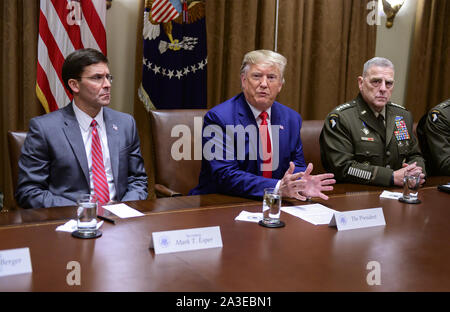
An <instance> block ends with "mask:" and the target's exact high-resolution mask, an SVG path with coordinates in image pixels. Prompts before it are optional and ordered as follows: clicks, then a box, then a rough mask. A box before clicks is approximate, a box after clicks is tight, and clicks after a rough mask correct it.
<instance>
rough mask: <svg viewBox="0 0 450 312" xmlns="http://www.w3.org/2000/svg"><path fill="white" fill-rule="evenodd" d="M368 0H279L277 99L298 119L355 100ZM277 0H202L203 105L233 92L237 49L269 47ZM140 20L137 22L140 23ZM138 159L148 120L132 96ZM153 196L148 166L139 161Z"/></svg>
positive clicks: (366, 44) (365, 52)
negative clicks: (282, 69) (281, 80)
mask: <svg viewBox="0 0 450 312" xmlns="http://www.w3.org/2000/svg"><path fill="white" fill-rule="evenodd" d="M369 1H370V0H362V1H361V0H280V1H279V30H278V47H277V50H278V52H280V53H281V54H283V55H284V56H286V57H287V59H288V66H287V69H286V73H285V79H286V83H285V85H284V87H283V90H282V91H281V93H280V95H279V97H278V101H280V102H281V103H283V104H285V105H287V106H289V107H291V108H293V109H294V110H296V111H298V112H299V113H300V114H301V115H302V117H303V118H304V119H324V118H325V116H326V114H327V113H328V112H329V111H330V110H331V109H332V108H333V107H335V106H337V105H339V104H342V103H344V102H345V101H347V100H350V99H352V98H354V97H355V96H356V94H357V92H358V84H357V77H358V76H359V75H360V74H361V72H362V67H363V64H364V62H365V61H366V60H368V59H369V58H371V57H373V56H374V54H375V44H376V26H375V25H374V26H370V25H368V23H367V15H368V14H369V11H368V10H367V3H368V2H369ZM141 2H142V4H141V12H142V10H143V2H144V1H141ZM275 11H276V0H245V1H236V0H214V1H206V33H207V49H208V82H207V98H208V107H209V108H211V107H213V106H215V105H217V104H219V103H221V102H223V101H225V100H227V99H229V98H230V97H232V96H234V95H236V94H238V93H239V92H240V90H241V89H240V78H239V68H240V65H241V62H242V58H243V56H244V54H245V53H246V52H248V51H251V50H255V49H270V50H273V49H274V42H275V39H274V34H275V30H274V29H275V27H274V25H275ZM140 23H141V21H140ZM137 41H138V46H137V52H136V60H137V61H136V64H137V65H136V77H135V81H136V86H137V87H138V86H139V85H140V83H141V74H142V24H140V25H138V34H137ZM134 116H135V118H136V122H137V124H138V127H139V129H140V132H139V135H140V138H141V144H142V146H141V149H142V153H143V155H144V159H146V160H149V159H152V155H153V154H152V150H151V135H150V128H149V121H148V116H147V114H146V111H145V109H144V107H143V104H142V103H141V102H140V100H139V99H138V97H137V96H136V98H135V106H134ZM146 169H147V173H148V175H149V187H150V189H149V193H150V196H151V197H153V196H154V194H153V193H152V187H151V186H152V185H153V172H154V170H153V163H152V160H151V161H150V163H148V162H147V163H146Z"/></svg>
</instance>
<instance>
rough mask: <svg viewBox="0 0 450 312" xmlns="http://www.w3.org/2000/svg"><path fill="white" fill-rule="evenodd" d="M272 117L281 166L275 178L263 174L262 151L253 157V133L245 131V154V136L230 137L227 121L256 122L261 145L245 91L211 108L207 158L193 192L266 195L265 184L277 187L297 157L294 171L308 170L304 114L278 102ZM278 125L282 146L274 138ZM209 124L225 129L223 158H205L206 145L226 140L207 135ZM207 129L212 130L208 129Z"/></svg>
mask: <svg viewBox="0 0 450 312" xmlns="http://www.w3.org/2000/svg"><path fill="white" fill-rule="evenodd" d="M270 121H271V125H272V143H273V152H276V151H277V150H278V151H279V154H278V155H279V157H278V160H279V161H278V166H277V168H276V169H275V170H274V171H273V172H272V179H269V178H264V177H262V171H261V165H262V161H261V158H260V153H259V152H257V153H256V154H257V158H256V159H255V158H254V157H252V145H255V144H252V140H251V139H250V137H251V136H250V135H248V134H246V135H245V143H244V144H245V152H244V154H238V151H239V149H240V148H241V150H244V148H243V147H242V146H240V147H239V146H238V144H239V143H241V144H242V140H239V139H238V138H237V135H236V134H234V138H233V141H231V140H230V137H228V138H227V139H226V138H225V137H226V135H225V133H226V128H227V127H226V126H227V125H228V126H234V127H236V126H238V125H242V127H243V128H246V127H248V126H249V125H252V126H253V128H254V129H256V137H257V141H258V144H257V145H258V147H259V132H258V126H257V123H256V120H255V117H254V115H253V113H252V111H251V109H250V107H249V105H248V104H247V101H246V100H245V96H244V94H243V93H240V94H239V95H237V96H235V97H233V98H231V99H229V100H227V101H225V102H224V103H222V104H219V105H217V106H215V107H214V108H212V109H211V110H210V111H208V113H207V114H206V115H205V117H204V120H203V141H202V143H203V158H202V167H201V171H200V177H199V184H198V185H197V186H196V187H195V188H194V189H192V190H191V191H190V192H189V195H198V194H209V193H223V194H229V195H236V196H243V197H250V198H253V197H262V196H263V195H264V188H269V187H275V186H276V184H277V182H278V180H279V179H281V178H282V177H283V176H284V174H285V172H286V170H287V169H288V168H289V162H290V161H293V162H294V164H295V166H296V168H295V171H294V172H299V171H304V170H305V169H306V164H305V159H304V157H303V147H302V141H301V138H300V129H301V125H302V119H301V117H300V115H299V114H298V113H297V112H296V111H294V110H292V109H290V108H288V107H286V106H284V105H282V104H280V103H278V102H274V103H273V105H272V108H271V119H270ZM252 126H251V127H250V128H252ZM276 126H279V128H278V133H279V146H277V144H276V143H275V139H273V138H274V134H276V132H277V131H276V130H275V128H274V127H276ZM208 127H209V128H210V129H217V130H218V129H221V131H222V133H223V137H224V139H223V141H222V142H223V146H224V148H223V150H224V151H223V157H222V158H223V159H217V158H218V157H215V158H214V159H211V160H208V159H206V158H205V148H206V150H209V149H211V146H212V145H213V143H211V141H214V142H215V143H222V142H221V139H220V137H219V138H217V136H213V135H211V136H207V135H206V136H205V129H208ZM206 133H209V132H208V131H206ZM208 142H209V143H208ZM258 147H256V149H258ZM216 148H217V146H216ZM214 151H215V150H213V152H214ZM227 152H228V154H232V155H231V156H232V157H230V156H229V155H228V157H227V155H226V154H227Z"/></svg>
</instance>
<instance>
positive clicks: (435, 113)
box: [430, 109, 441, 122]
mask: <svg viewBox="0 0 450 312" xmlns="http://www.w3.org/2000/svg"><path fill="white" fill-rule="evenodd" d="M440 115H441V112H440V111H438V110H437V109H432V110H431V112H430V117H431V121H432V122H436V121H438V120H439V117H440Z"/></svg>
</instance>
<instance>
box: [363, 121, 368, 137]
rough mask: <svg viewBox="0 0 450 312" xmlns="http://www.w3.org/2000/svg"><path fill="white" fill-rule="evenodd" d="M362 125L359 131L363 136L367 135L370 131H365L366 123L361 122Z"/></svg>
mask: <svg viewBox="0 0 450 312" xmlns="http://www.w3.org/2000/svg"><path fill="white" fill-rule="evenodd" d="M362 125H363V127H362V129H361V131H362V132H364V134H365V135H369V133H370V131H369V129H367V126H366V123H365V122H364V121H363V122H362Z"/></svg>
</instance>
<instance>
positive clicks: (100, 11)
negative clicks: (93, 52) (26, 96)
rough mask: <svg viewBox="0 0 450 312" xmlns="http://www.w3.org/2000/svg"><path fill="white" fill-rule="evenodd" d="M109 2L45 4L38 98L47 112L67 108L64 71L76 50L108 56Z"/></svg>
mask: <svg viewBox="0 0 450 312" xmlns="http://www.w3.org/2000/svg"><path fill="white" fill-rule="evenodd" d="M105 25H106V1H105V0H41V2H40V13H39V38H38V63H37V77H36V94H37V97H38V98H39V101H40V102H41V103H42V106H43V107H44V109H45V111H46V112H51V111H54V110H57V109H59V108H61V107H63V106H65V105H67V104H68V103H69V102H70V101H71V99H72V96H71V94H70V93H69V91H68V90H66V89H65V88H64V83H63V81H62V76H61V69H62V65H63V63H64V60H65V58H66V57H67V56H68V55H69V54H70V53H72V52H73V51H75V50H78V49H82V48H94V49H97V50H99V51H101V52H102V53H103V54H105V55H106V31H105Z"/></svg>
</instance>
